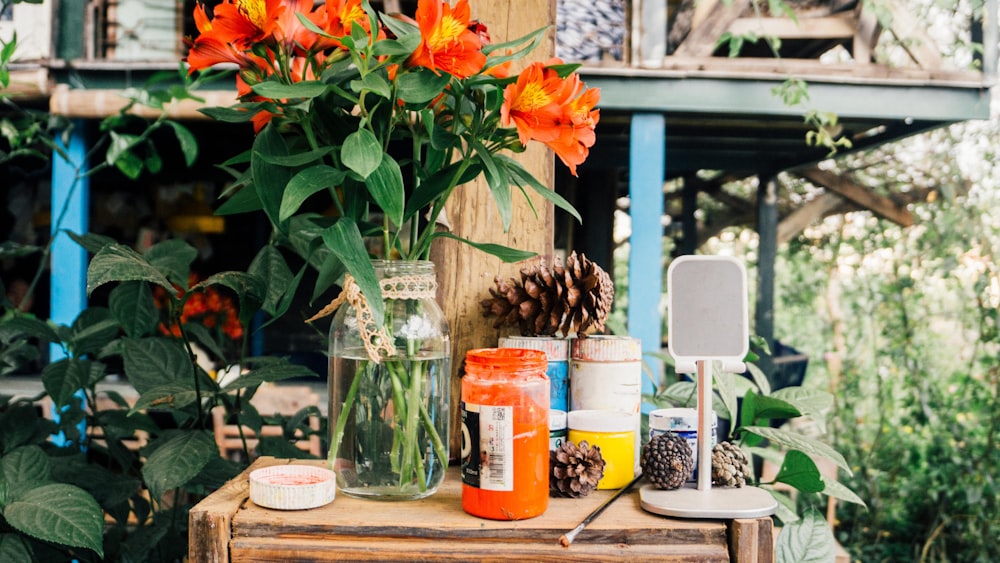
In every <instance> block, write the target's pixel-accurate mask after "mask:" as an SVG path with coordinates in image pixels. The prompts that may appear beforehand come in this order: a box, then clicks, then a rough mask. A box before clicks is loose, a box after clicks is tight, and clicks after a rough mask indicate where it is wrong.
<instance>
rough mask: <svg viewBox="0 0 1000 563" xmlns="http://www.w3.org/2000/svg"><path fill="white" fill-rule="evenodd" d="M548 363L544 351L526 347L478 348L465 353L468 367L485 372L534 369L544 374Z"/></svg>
mask: <svg viewBox="0 0 1000 563" xmlns="http://www.w3.org/2000/svg"><path fill="white" fill-rule="evenodd" d="M548 364H549V361H548V359H547V358H546V357H545V353H544V352H541V351H538V350H526V349H524V348H476V349H474V350H469V351H468V352H466V353H465V367H466V369H469V368H473V369H477V370H481V371H483V372H490V371H494V370H498V371H521V370H534V371H541V372H542V374H543V375H544V373H545V370H546V368H548Z"/></svg>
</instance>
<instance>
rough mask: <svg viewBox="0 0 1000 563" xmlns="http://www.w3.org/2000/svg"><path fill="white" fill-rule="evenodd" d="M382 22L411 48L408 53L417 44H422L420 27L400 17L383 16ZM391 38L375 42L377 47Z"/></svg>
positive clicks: (402, 42) (399, 40)
mask: <svg viewBox="0 0 1000 563" xmlns="http://www.w3.org/2000/svg"><path fill="white" fill-rule="evenodd" d="M381 21H382V24H383V25H385V26H386V27H387V28H389V31H391V32H392V34H393V35H395V36H396V40H397V41H398V42H399V43H401V44H403V45H406V46H409V48H410V50H409V51H407V52H406V53H402V54H409V53H412V52H413V50H414V49H416V48H417V45H419V44H420V28H419V27H417V26H415V25H413V24H411V23H409V22H407V21H404V20H402V19H399V18H382V20H381ZM388 41H389V40H387V39H386V40H382V41H378V42H376V43H375V45H374V46H375V47H376V48H377V47H378V46H379V44H381V43H385V42H388ZM386 54H392V53H386Z"/></svg>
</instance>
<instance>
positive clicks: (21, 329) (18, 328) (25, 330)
mask: <svg viewBox="0 0 1000 563" xmlns="http://www.w3.org/2000/svg"><path fill="white" fill-rule="evenodd" d="M6 332H10V333H12V334H20V335H24V336H27V337H29V338H38V339H39V340H41V341H43V342H58V341H59V336H58V335H57V334H56V331H54V330H52V327H51V326H49V325H48V323H46V322H45V321H43V320H41V319H39V318H37V317H29V316H27V315H14V316H11V317H7V318H4V319H2V320H0V335H3V334H4V333H6Z"/></svg>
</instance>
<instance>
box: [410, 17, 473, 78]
mask: <svg viewBox="0 0 1000 563" xmlns="http://www.w3.org/2000/svg"><path fill="white" fill-rule="evenodd" d="M415 19H416V20H417V26H418V27H419V28H420V35H421V37H422V40H421V42H420V45H419V46H418V47H417V48H416V50H415V51H413V54H412V55H410V58H409V60H408V61H407V64H409V65H410V66H422V67H425V68H429V69H431V70H433V71H435V72H437V71H444V72H447V73H448V74H451V75H452V76H456V77H458V78H468V77H469V76H472V75H473V74H476V73H478V72H479V71H481V70H482V69H483V66H484V65H485V64H486V55H484V54H483V51H482V49H483V41H482V39H481V38H480V35H479V34H478V33H477V32H475V31H472V30H471V29H469V26H470V24H471V13H470V11H469V2H468V0H459V2H458V3H457V4H455V7H452V6H451V5H450V4H448V2H445V1H443V0H420V1H419V2H418V3H417V13H416V16H415Z"/></svg>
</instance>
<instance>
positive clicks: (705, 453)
mask: <svg viewBox="0 0 1000 563" xmlns="http://www.w3.org/2000/svg"><path fill="white" fill-rule="evenodd" d="M709 361H710V360H698V451H697V452H692V453H694V454H695V455H696V456H698V490H699V491H708V490H710V489H711V488H712V367H711V364H710V363H709Z"/></svg>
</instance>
